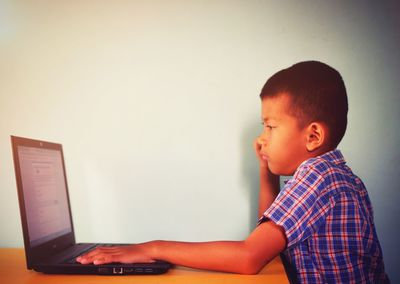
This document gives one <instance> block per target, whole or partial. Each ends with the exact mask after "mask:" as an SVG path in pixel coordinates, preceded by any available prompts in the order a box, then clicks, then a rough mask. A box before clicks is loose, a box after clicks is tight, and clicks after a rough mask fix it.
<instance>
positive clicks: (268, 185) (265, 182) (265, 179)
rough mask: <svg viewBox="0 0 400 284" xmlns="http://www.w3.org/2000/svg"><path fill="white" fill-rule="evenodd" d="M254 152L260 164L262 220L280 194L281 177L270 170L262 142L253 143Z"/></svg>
mask: <svg viewBox="0 0 400 284" xmlns="http://www.w3.org/2000/svg"><path fill="white" fill-rule="evenodd" d="M253 147H254V150H255V152H256V155H257V158H258V160H259V164H260V192H259V196H258V218H261V216H262V215H263V213H264V212H265V210H267V209H268V208H269V207H270V206H271V204H272V202H274V200H275V198H276V196H277V195H278V193H279V176H278V175H274V174H273V173H271V172H270V170H269V169H268V165H267V162H266V161H264V160H263V159H262V157H261V154H260V150H261V142H260V141H259V139H256V140H255V141H254V143H253Z"/></svg>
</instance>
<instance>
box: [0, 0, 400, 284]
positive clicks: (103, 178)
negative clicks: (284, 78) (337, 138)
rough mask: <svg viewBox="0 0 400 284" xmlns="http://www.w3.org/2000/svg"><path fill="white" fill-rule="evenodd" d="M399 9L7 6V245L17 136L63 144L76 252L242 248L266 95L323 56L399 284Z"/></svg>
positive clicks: (14, 205)
mask: <svg viewBox="0 0 400 284" xmlns="http://www.w3.org/2000/svg"><path fill="white" fill-rule="evenodd" d="M348 2H351V3H348ZM394 2H395V1H393V3H394ZM393 3H390V2H387V1H379V4H376V3H374V2H373V1H151V3H150V1H50V0H49V1H11V0H10V1H7V0H1V2H0V78H1V84H0V157H1V163H0V189H1V190H0V204H1V206H0V227H1V237H0V246H2V247H21V246H22V244H23V242H22V233H21V225H20V221H19V212H18V202H17V194H16V186H15V179H14V173H13V162H12V156H11V146H10V141H9V140H10V137H9V136H10V135H20V136H27V137H33V138H39V139H45V140H50V141H58V142H62V143H63V145H64V151H65V156H66V164H67V173H68V179H69V187H70V195H71V202H72V209H73V212H74V216H73V217H74V225H75V230H76V235H77V239H78V241H109V242H140V241H145V240H149V239H177V240H188V241H204V240H214V239H241V238H244V237H245V236H246V235H247V234H248V233H249V232H250V230H251V229H252V228H253V227H254V225H255V222H256V207H257V206H256V203H257V187H258V181H257V162H256V159H255V157H254V154H253V152H252V147H251V143H252V141H253V139H254V138H255V137H256V135H257V134H258V133H259V132H260V131H261V126H260V123H259V122H260V103H259V99H258V94H259V91H260V89H261V87H262V86H263V84H264V82H265V80H266V79H267V78H268V77H269V76H270V75H272V74H273V73H274V72H276V71H278V70H279V69H281V68H284V67H288V66H289V65H291V64H293V63H296V62H298V61H301V60H308V59H316V60H321V61H324V62H326V63H328V64H331V65H333V66H334V67H336V68H337V69H338V70H339V71H340V72H341V73H342V75H343V77H344V79H345V82H346V84H347V89H348V95H349V103H350V113H349V127H348V132H347V135H346V137H345V139H344V140H343V142H342V143H341V145H340V149H342V151H343V152H344V154H345V156H346V157H347V160H348V163H349V164H350V166H352V167H353V169H354V171H355V172H356V173H357V174H358V175H359V176H360V177H361V178H362V179H363V180H364V181H365V183H366V185H367V187H368V190H369V192H370V197H371V200H372V203H373V205H374V209H375V221H376V227H377V230H378V234H379V237H380V240H381V243H382V247H383V251H384V257H385V261H386V266H387V270H388V271H389V274H390V276H391V277H392V280H393V283H397V282H399V281H400V274H399V270H398V269H397V267H396V262H397V256H398V255H400V252H399V246H398V244H397V242H396V239H397V238H398V233H399V229H398V225H399V222H398V221H395V220H398V217H397V216H399V213H400V212H399V207H400V206H398V204H397V203H398V201H399V186H398V185H397V182H396V179H398V176H399V173H400V172H399V168H398V165H399V162H400V155H399V147H398V146H399V144H400V143H399V142H400V133H399V120H400V119H399V118H400V117H399V116H400V113H399V109H400V108H399V101H400V100H399V71H400V59H399V49H400V44H399V36H398V35H399V32H400V24H399V20H398V19H399V11H400V9H399V5H397V4H393Z"/></svg>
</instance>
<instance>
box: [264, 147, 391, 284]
mask: <svg viewBox="0 0 400 284" xmlns="http://www.w3.org/2000/svg"><path fill="white" fill-rule="evenodd" d="M265 220H271V221H273V222H274V223H276V224H277V225H280V226H282V227H283V228H284V230H285V233H286V237H287V248H286V250H285V251H284V255H285V256H286V259H287V260H288V261H289V263H290V265H291V266H292V268H294V269H295V271H296V274H297V280H298V281H299V282H300V283H388V282H389V280H388V279H387V275H386V273H385V271H384V265H383V258H382V250H381V247H380V244H379V240H378V237H377V235H376V232H375V227H374V221H373V212H372V206H371V202H370V200H369V197H368V193H367V191H366V189H365V186H364V184H363V183H362V181H361V180H360V179H359V178H358V177H357V176H355V175H354V174H353V173H352V171H351V170H350V168H349V167H347V166H346V165H345V161H344V158H343V156H342V154H341V152H340V151H339V150H334V151H331V152H328V153H325V154H324V155H322V156H319V157H316V158H311V159H309V160H307V161H305V162H303V163H302V164H301V165H300V166H299V168H298V169H297V171H296V173H295V174H294V176H293V178H292V179H290V180H289V181H288V182H287V183H286V185H285V186H284V188H283V189H282V190H281V192H280V193H279V195H278V196H277V198H276V199H275V201H274V202H273V204H272V205H271V207H270V208H268V210H267V211H266V212H265V213H264V216H263V217H262V218H261V219H260V223H261V222H263V221H265Z"/></svg>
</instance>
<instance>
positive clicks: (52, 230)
mask: <svg viewBox="0 0 400 284" xmlns="http://www.w3.org/2000/svg"><path fill="white" fill-rule="evenodd" d="M11 144H12V151H13V157H14V167H15V177H16V181H17V190H18V200H19V207H20V213H21V222H22V229H23V234H24V246H25V256H26V264H27V268H28V269H33V270H35V271H38V272H43V273H48V274H100V275H126V274H161V273H165V272H167V271H168V269H169V268H170V267H171V264H170V263H167V262H162V261H157V262H154V263H132V264H122V263H110V264H104V265H93V264H89V265H88V264H85V265H83V264H80V263H78V262H76V257H77V256H79V255H81V254H83V253H85V252H88V251H90V250H92V249H94V248H95V247H97V246H112V245H123V244H95V243H76V242H75V234H74V227H73V223H72V216H71V206H70V200H69V196H68V186H67V177H66V171H65V166H64V157H63V150H62V145H61V144H58V143H52V142H45V141H39V140H34V139H28V138H22V137H16V136H11Z"/></svg>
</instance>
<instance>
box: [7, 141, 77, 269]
mask: <svg viewBox="0 0 400 284" xmlns="http://www.w3.org/2000/svg"><path fill="white" fill-rule="evenodd" d="M11 144H12V152H13V159H14V168H15V177H16V183H17V191H18V201H19V208H20V215H21V223H22V230H23V235H24V245H25V255H26V261H27V267H28V269H32V265H34V264H38V263H40V262H42V261H43V260H44V259H45V258H48V257H50V256H52V255H54V254H56V253H58V252H60V251H61V250H63V249H65V248H67V247H69V246H72V245H74V244H75V233H74V225H73V222H72V214H71V204H70V199H69V194H68V183H67V175H66V170H65V163H64V154H63V149H62V145H61V144H58V143H53V142H47V141H41V140H35V139H30V138H23V137H18V136H11ZM21 146H23V147H32V148H39V149H50V150H56V151H59V152H60V154H61V161H62V169H63V173H64V182H65V189H66V196H67V203H68V214H69V219H70V224H71V232H69V233H66V234H64V235H61V236H59V237H57V238H54V239H51V240H48V241H46V242H44V243H42V244H40V245H37V246H31V241H30V238H29V230H28V221H27V215H26V208H25V199H24V191H23V184H22V177H21V167H20V160H19V153H18V148H19V147H21Z"/></svg>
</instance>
